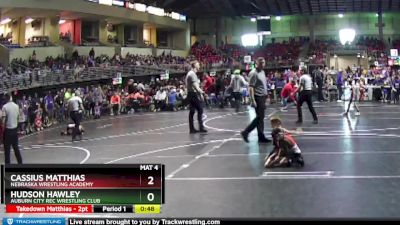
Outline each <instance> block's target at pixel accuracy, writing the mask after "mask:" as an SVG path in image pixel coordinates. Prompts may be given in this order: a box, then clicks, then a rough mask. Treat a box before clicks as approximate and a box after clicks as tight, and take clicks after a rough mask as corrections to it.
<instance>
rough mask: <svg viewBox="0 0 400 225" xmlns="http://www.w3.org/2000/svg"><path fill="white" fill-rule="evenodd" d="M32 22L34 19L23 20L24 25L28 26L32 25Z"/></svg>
mask: <svg viewBox="0 0 400 225" xmlns="http://www.w3.org/2000/svg"><path fill="white" fill-rule="evenodd" d="M33 21H34V19H32V18H28V19H26V20H25V23H26V24H30V23H32V22H33Z"/></svg>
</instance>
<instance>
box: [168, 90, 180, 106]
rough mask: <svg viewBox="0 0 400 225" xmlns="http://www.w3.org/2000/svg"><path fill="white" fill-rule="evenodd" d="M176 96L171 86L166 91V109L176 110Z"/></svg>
mask: <svg viewBox="0 0 400 225" xmlns="http://www.w3.org/2000/svg"><path fill="white" fill-rule="evenodd" d="M177 96H178V94H177V93H176V88H175V87H171V90H170V91H169V93H168V110H171V111H176V110H177V109H176V103H177Z"/></svg>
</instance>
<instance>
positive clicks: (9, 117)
mask: <svg viewBox="0 0 400 225" xmlns="http://www.w3.org/2000/svg"><path fill="white" fill-rule="evenodd" d="M5 101H7V103H6V104H5V105H4V106H3V109H2V114H3V127H4V154H5V155H4V161H5V164H10V153H11V146H12V148H13V149H14V154H15V157H16V158H17V162H18V164H22V157H21V152H20V151H19V146H18V117H19V108H18V105H17V104H15V103H14V102H13V101H12V98H11V96H10V95H9V94H6V95H5Z"/></svg>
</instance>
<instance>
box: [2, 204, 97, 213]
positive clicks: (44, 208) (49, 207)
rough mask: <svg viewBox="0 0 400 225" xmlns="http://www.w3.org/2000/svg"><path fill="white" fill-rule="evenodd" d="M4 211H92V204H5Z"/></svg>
mask: <svg viewBox="0 0 400 225" xmlns="http://www.w3.org/2000/svg"><path fill="white" fill-rule="evenodd" d="M6 213H93V207H92V205H36V204H35V205H14V204H8V205H6Z"/></svg>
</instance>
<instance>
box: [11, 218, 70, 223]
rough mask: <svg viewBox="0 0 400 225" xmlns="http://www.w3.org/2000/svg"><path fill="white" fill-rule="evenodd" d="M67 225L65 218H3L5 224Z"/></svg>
mask: <svg viewBox="0 0 400 225" xmlns="http://www.w3.org/2000/svg"><path fill="white" fill-rule="evenodd" d="M31 224H32V225H66V224H65V218H3V225H31Z"/></svg>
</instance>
